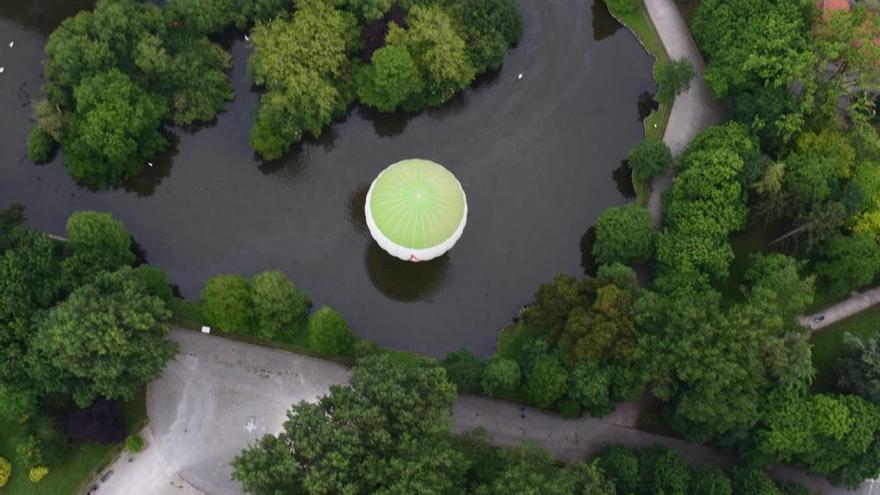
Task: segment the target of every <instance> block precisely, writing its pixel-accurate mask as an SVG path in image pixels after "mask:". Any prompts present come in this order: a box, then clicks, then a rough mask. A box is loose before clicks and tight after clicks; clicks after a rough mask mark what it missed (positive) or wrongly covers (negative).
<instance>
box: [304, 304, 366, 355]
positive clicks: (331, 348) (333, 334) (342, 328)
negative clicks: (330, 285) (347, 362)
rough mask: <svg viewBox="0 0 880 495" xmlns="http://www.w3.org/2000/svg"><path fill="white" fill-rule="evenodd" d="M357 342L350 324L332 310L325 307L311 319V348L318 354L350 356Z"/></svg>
mask: <svg viewBox="0 0 880 495" xmlns="http://www.w3.org/2000/svg"><path fill="white" fill-rule="evenodd" d="M356 341H357V338H356V337H355V336H354V334H353V333H351V330H350V329H349V328H348V323H346V322H345V319H343V318H342V315H340V314H339V313H337V312H336V311H335V310H333V309H332V308H329V307H327V306H323V307H322V308H320V309H318V310H317V311H315V313H314V314H313V315H312V316H311V318H309V347H311V348H312V349H313V350H315V351H317V352H321V353H324V354H336V355H340V356H348V355H351V354H352V352H353V351H354V344H355V342H356Z"/></svg>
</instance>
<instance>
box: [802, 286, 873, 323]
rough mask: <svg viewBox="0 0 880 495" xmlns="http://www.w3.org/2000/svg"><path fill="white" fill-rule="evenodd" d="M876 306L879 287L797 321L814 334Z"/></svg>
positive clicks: (854, 295) (852, 296)
mask: <svg viewBox="0 0 880 495" xmlns="http://www.w3.org/2000/svg"><path fill="white" fill-rule="evenodd" d="M876 304H880V287H877V288H876V289H871V290H867V291H865V292H856V293H853V294H852V295H851V296H850V297H849V298H848V299H845V300H843V301H840V302H839V303H837V304H833V305H831V306H829V307H827V308H825V309H823V310H821V311H817V312H815V313H813V314H810V315H804V316H801V317H800V318H798V320H799V321H800V322H801V325H804V326H806V327H809V328H810V329H811V330H812V331H814V332H816V331H819V330H822V329H824V328H825V327H827V326H829V325H832V324H834V323H837V322H838V321H840V320H843V319H846V318H849V317H850V316H853V315H854V314H856V313H859V312H861V311H864V310H866V309H868V308H870V307H871V306H874V305H876Z"/></svg>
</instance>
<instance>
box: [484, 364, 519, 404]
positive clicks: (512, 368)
mask: <svg viewBox="0 0 880 495" xmlns="http://www.w3.org/2000/svg"><path fill="white" fill-rule="evenodd" d="M519 381H520V370H519V365H518V364H516V361H514V360H512V359H505V358H503V357H501V356H499V355H497V354H496V355H494V356H492V358H491V359H489V362H488V363H486V369H485V371H483V378H482V380H480V384H481V385H482V387H483V392H485V393H486V394H487V395H495V394H496V393H498V392H511V391H513V390H515V389H516V387H518V386H519Z"/></svg>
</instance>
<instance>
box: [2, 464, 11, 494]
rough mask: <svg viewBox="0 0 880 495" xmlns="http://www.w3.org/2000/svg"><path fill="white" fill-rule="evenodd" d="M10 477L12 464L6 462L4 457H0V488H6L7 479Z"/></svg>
mask: <svg viewBox="0 0 880 495" xmlns="http://www.w3.org/2000/svg"><path fill="white" fill-rule="evenodd" d="M11 476H12V464H10V463H9V461H8V460H6V458H5V457H0V488H3V487H4V486H6V484H7V483H9V478H10V477H11Z"/></svg>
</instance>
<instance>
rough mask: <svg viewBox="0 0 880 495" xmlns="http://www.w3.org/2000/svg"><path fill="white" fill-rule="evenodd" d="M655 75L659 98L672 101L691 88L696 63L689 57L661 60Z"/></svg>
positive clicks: (656, 67) (667, 101)
mask: <svg viewBox="0 0 880 495" xmlns="http://www.w3.org/2000/svg"><path fill="white" fill-rule="evenodd" d="M654 77H655V78H656V79H657V99H658V100H660V101H661V102H663V103H672V101H673V100H675V97H676V96H678V95H680V94H681V93H684V92H685V91H687V90H688V89H690V87H691V79H693V78H694V64H693V62H691V60H690V59H689V58H687V57H683V58H680V59H678V60H672V61H661V62H658V63H657V65H656V66H655V67H654Z"/></svg>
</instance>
